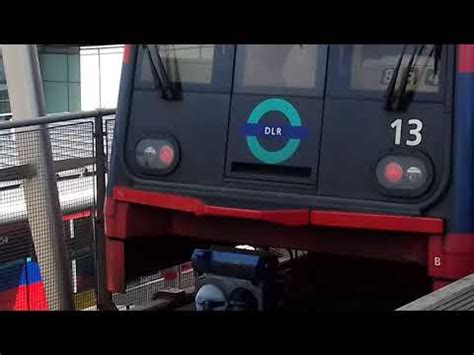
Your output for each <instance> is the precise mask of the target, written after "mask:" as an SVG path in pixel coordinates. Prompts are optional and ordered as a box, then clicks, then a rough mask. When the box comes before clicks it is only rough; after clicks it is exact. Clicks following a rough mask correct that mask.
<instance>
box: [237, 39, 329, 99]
mask: <svg viewBox="0 0 474 355" xmlns="http://www.w3.org/2000/svg"><path fill="white" fill-rule="evenodd" d="M325 62H326V46H321V45H303V44H294V45H242V46H238V47H237V56H236V75H235V84H234V91H235V92H237V93H258V94H281V95H302V96H319V95H322V92H323V87H324V76H325Z"/></svg>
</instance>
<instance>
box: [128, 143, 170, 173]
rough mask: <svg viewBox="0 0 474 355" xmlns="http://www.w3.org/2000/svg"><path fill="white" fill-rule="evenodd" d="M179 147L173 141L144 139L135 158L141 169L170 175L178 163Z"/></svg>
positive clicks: (136, 150) (139, 144)
mask: <svg viewBox="0 0 474 355" xmlns="http://www.w3.org/2000/svg"><path fill="white" fill-rule="evenodd" d="M178 153H179V152H178V145H177V144H176V143H175V142H174V141H173V140H172V139H154V138H145V139H142V140H141V141H140V142H139V143H138V144H137V146H136V149H135V158H136V161H137V163H138V165H140V167H142V168H144V169H146V170H148V171H151V172H157V173H169V172H171V171H172V170H173V169H174V167H175V166H176V164H177V161H178Z"/></svg>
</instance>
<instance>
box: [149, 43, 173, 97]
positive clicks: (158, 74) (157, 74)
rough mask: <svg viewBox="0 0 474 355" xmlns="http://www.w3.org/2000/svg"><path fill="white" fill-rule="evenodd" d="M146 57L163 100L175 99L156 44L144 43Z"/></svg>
mask: <svg viewBox="0 0 474 355" xmlns="http://www.w3.org/2000/svg"><path fill="white" fill-rule="evenodd" d="M145 47H146V49H147V52H148V59H149V60H150V64H151V72H152V75H153V80H154V82H155V86H156V88H157V89H160V90H161V97H162V98H163V99H165V100H174V99H176V95H175V90H174V87H173V85H172V83H171V81H170V79H169V76H168V73H167V71H166V69H165V66H164V65H163V60H162V59H161V56H160V52H159V50H158V46H157V45H156V44H154V45H146V46H145Z"/></svg>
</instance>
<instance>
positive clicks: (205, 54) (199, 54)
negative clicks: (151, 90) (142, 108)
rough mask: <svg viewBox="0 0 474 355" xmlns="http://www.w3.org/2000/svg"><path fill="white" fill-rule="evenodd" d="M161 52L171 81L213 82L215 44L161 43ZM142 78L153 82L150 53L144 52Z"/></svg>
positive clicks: (190, 82)
mask: <svg viewBox="0 0 474 355" xmlns="http://www.w3.org/2000/svg"><path fill="white" fill-rule="evenodd" d="M158 47H159V52H160V56H161V59H162V61H163V64H164V66H165V69H166V71H167V74H168V76H169V78H170V80H171V81H173V82H181V83H189V84H211V83H212V72H213V63H214V47H215V46H214V45H196V44H179V45H178V44H170V45H159V46H158ZM140 80H142V81H147V82H153V77H152V73H151V66H150V62H149V60H148V55H147V54H146V52H144V56H143V60H142V66H141V71H140Z"/></svg>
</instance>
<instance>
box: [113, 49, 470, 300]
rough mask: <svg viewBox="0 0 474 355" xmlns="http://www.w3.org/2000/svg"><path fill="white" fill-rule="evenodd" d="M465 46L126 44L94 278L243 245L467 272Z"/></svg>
mask: <svg viewBox="0 0 474 355" xmlns="http://www.w3.org/2000/svg"><path fill="white" fill-rule="evenodd" d="M473 71H474V50H473V46H470V45H460V46H454V45H432V44H426V45H299V44H298V45H133V46H127V47H126V50H125V54H124V65H123V69H122V79H121V87H120V95H119V104H118V112H117V117H116V126H115V133H114V143H113V148H112V161H111V172H110V176H109V183H108V191H107V199H106V207H105V218H106V236H107V281H108V288H109V290H110V291H112V292H123V291H124V289H125V285H126V283H127V280H129V279H130V278H134V277H137V276H140V275H144V274H146V273H149V272H151V271H152V270H153V269H156V268H163V267H166V266H169V265H173V264H177V263H179V262H180V261H184V260H189V259H190V256H191V253H192V251H193V250H194V249H195V248H196V247H202V246H206V245H210V244H222V245H236V244H250V245H253V246H259V247H279V248H293V249H304V250H308V251H314V252H318V253H325V254H337V255H350V256H358V257H365V258H375V259H383V260H393V261H403V262H410V263H419V264H422V265H425V266H426V267H427V272H428V273H429V275H430V276H431V277H432V278H433V279H434V280H435V286H440V285H442V284H444V283H446V282H449V281H450V280H454V279H457V278H460V277H462V276H465V275H467V274H469V273H470V272H472V271H473V270H474V234H473V232H474V222H473V218H472V213H473V212H474V211H473V208H474V195H473V194H472V186H471V184H472V181H473V180H472V178H473V176H472V175H473V173H474V169H473V156H472V151H473V146H472V144H473V143H472V137H473V117H472V115H473V110H472V107H473V106H472V89H473V84H474V81H473V74H472V73H473Z"/></svg>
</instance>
